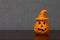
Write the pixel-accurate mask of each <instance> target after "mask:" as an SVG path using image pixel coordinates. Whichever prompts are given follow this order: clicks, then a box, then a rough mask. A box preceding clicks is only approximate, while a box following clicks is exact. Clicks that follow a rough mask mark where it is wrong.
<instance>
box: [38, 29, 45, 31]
mask: <svg viewBox="0 0 60 40" xmlns="http://www.w3.org/2000/svg"><path fill="white" fill-rule="evenodd" d="M38 30H39V31H40V30H41V31H45V30H46V28H45V30H43V29H40V28H38Z"/></svg>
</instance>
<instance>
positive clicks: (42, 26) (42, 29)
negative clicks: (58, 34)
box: [34, 20, 49, 34]
mask: <svg viewBox="0 0 60 40" xmlns="http://www.w3.org/2000/svg"><path fill="white" fill-rule="evenodd" d="M34 31H35V32H36V33H37V34H46V33H48V32H49V26H48V23H47V21H43V20H42V21H39V20H37V21H36V24H35V27H34Z"/></svg>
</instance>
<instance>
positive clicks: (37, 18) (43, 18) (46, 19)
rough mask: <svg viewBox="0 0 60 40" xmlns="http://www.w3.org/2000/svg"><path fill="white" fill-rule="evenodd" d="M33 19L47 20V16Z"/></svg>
mask: <svg viewBox="0 0 60 40" xmlns="http://www.w3.org/2000/svg"><path fill="white" fill-rule="evenodd" d="M35 20H48V18H35Z"/></svg>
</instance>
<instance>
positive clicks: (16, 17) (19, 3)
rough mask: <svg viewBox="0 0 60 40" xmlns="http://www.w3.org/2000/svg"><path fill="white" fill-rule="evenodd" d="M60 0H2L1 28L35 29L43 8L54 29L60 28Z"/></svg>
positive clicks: (0, 7)
mask: <svg viewBox="0 0 60 40" xmlns="http://www.w3.org/2000/svg"><path fill="white" fill-rule="evenodd" d="M59 4H60V0H0V30H33V26H34V22H35V21H34V20H33V19H32V18H36V17H37V16H38V14H39V12H40V10H41V9H47V10H48V11H49V12H48V14H46V15H47V17H48V18H49V20H48V21H49V25H50V28H51V29H52V30H59V29H60V5H59Z"/></svg>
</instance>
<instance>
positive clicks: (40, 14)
mask: <svg viewBox="0 0 60 40" xmlns="http://www.w3.org/2000/svg"><path fill="white" fill-rule="evenodd" d="M47 12H48V10H46V9H43V10H41V11H40V13H39V15H38V17H37V18H35V20H48V18H46V17H45V13H47Z"/></svg>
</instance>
